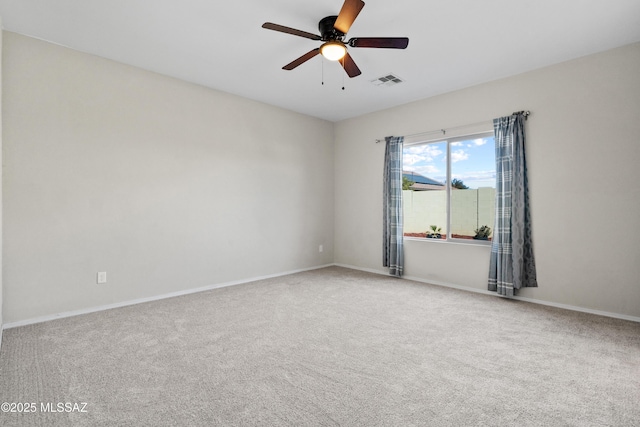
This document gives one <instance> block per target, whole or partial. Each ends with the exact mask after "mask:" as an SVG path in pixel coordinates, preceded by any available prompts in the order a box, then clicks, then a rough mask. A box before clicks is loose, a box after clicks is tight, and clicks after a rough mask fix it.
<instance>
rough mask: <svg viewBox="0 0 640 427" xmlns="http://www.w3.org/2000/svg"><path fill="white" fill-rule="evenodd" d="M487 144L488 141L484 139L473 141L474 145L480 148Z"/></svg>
mask: <svg viewBox="0 0 640 427" xmlns="http://www.w3.org/2000/svg"><path fill="white" fill-rule="evenodd" d="M486 143H487V140H486V139H484V138H478V139H474V140H473V144H474V145H475V146H476V147H480V146H482V145H484V144H486Z"/></svg>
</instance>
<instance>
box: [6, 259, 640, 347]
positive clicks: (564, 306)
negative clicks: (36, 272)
mask: <svg viewBox="0 0 640 427" xmlns="http://www.w3.org/2000/svg"><path fill="white" fill-rule="evenodd" d="M332 266H336V267H343V268H349V269H352V270H359V271H365V272H368V273H373V274H379V275H382V276H389V274H388V273H387V272H386V271H385V270H383V269H380V270H378V269H371V268H363V267H356V266H354V265H348V264H339V263H333V264H325V265H320V266H316V267H310V268H304V269H299V270H292V271H286V272H282V273H276V274H270V275H266V276H258V277H252V278H248V279H242V280H235V281H231V282H225V283H218V284H214V285H209V286H204V287H200V288H195V289H187V290H184V291H178V292H171V293H168V294H162V295H156V296H152V297H147V298H139V299H135V300H129V301H123V302H119V303H114V304H107V305H101V306H97V307H90V308H86V309H81V310H73V311H66V312H63V313H57V314H51V315H47V316H40V317H35V318H32V319H26V320H20V321H17V322H9V323H5V324H3V325H2V327H0V348H2V331H3V330H4V329H11V328H16V327H19V326H26V325H33V324H36V323H42V322H48V321H50V320H55V319H62V318H65V317H73V316H79V315H82V314H89V313H95V312H98V311H104V310H110V309H112V308H119V307H126V306H129V305H135V304H142V303H145V302H151V301H157V300H162V299H166V298H173V297H177V296H182V295H189V294H194V293H197V292H204V291H209V290H212V289H218V288H225V287H228V286H235V285H241V284H244V283H250V282H255V281H258V280H264V279H271V278H274V277H281V276H287V275H290V274H295V273H302V272H304V271H312V270H318V269H321V268H326V267H332ZM402 279H404V280H412V281H415V282H421V283H427V284H430V285H436V286H443V287H447V288H454V289H459V290H462V291H467V292H475V293H479V294H483V295H491V296H498V295H496V293H495V292H490V291H488V290H483V289H476V288H470V287H468V286H461V285H456V284H453V283H446V282H438V281H434V280H426V279H423V278H420V277H413V276H404V277H402ZM501 298H505V297H501ZM511 299H514V300H518V301H524V302H530V303H533V304H540V305H546V306H550V307H556V308H562V309H565V310H571V311H579V312H583V313H589V314H595V315H598V316H605V317H612V318H615V319H622V320H629V321H632V322H638V323H640V317H636V316H628V315H625V314H619V313H611V312H607V311H600V310H593V309H589V308H584V307H577V306H573V305H568V304H560V303H555V302H550V301H544V300H538V299H534V298H525V297H518V296H516V297H513V298H511Z"/></svg>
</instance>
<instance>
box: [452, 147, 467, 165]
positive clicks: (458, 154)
mask: <svg viewBox="0 0 640 427" xmlns="http://www.w3.org/2000/svg"><path fill="white" fill-rule="evenodd" d="M468 158H469V154H467V153H466V152H465V151H464V150H463V149H460V150H456V151H452V152H451V161H452V162H453V163H456V162H459V161H461V160H467V159H468Z"/></svg>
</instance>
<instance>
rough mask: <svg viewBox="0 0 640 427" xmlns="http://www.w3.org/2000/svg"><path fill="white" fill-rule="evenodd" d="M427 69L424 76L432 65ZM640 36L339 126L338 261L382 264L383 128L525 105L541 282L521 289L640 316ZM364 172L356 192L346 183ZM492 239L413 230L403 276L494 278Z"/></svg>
mask: <svg viewBox="0 0 640 427" xmlns="http://www.w3.org/2000/svg"><path fill="white" fill-rule="evenodd" d="M425 75H427V76H428V73H426V74H425ZM638 76H640V44H634V45H630V46H626V47H623V48H619V49H615V50H611V51H607V52H604V53H601V54H597V55H593V56H588V57H584V58H581V59H577V60H574V61H570V62H566V63H562V64H559V65H556V66H552V67H548V68H544V69H540V70H537V71H533V72H529V73H526V74H522V75H519V76H515V77H512V78H506V79H502V80H498V81H494V82H490V83H487V84H483V85H479V86H475V87H471V88H468V89H464V90H460V91H457V92H453V93H448V94H445V95H442V96H437V97H433V98H429V99H425V100H422V101H418V102H414V103H411V104H407V105H404V106H400V107H396V108H392V109H389V110H386V111H381V112H377V113H372V114H368V115H365V116H362V117H357V118H354V119H350V120H345V121H342V122H340V123H337V124H336V126H335V135H336V136H335V200H336V202H335V261H336V263H338V264H343V265H351V266H356V267H358V268H362V269H368V270H374V271H384V269H383V268H382V266H381V260H382V245H381V226H382V225H381V223H382V220H381V218H382V215H381V211H382V196H381V191H382V164H383V159H384V144H382V143H381V144H375V143H374V141H375V140H376V139H378V138H382V137H384V136H387V135H409V134H414V133H418V132H425V131H431V130H437V129H442V128H448V127H454V126H459V125H464V124H472V123H478V122H481V121H484V120H487V121H489V120H490V119H493V118H495V117H499V116H503V115H508V114H511V112H513V111H518V110H523V109H528V110H531V112H532V115H531V117H530V118H529V120H528V122H527V125H526V126H527V132H528V146H527V156H528V162H529V174H530V190H531V203H532V216H533V226H534V239H535V241H534V244H535V253H536V256H537V263H538V275H539V288H537V289H525V290H523V292H521V294H520V295H521V296H523V297H526V298H531V299H537V300H540V301H545V302H549V303H555V304H563V305H570V306H576V307H581V308H585V309H589V310H594V311H603V312H609V313H616V314H621V315H624V316H631V317H640V286H638V284H639V283H640V279H639V278H640V262H639V261H640V245H638V236H637V235H636V233H635V232H634V231H633V229H632V228H631V229H629V228H628V227H627V226H623V225H627V224H635V223H636V222H638V213H639V212H640V168H639V167H638V164H639V163H640V143H639V140H640V120H639V119H638V118H639V117H640V78H639V77H638ZM353 182H357V183H358V191H356V192H354V191H352V189H351V188H350V186H348V185H344V183H353ZM489 251H490V249H489V247H483V246H473V245H461V244H453V243H444V242H434V241H427V240H426V239H425V240H424V241H422V240H421V241H416V240H412V241H406V247H405V256H406V275H407V276H409V277H415V278H418V279H421V280H426V281H431V282H437V283H441V284H448V285H458V286H464V287H467V288H471V289H477V290H484V289H486V280H487V273H488V263H489Z"/></svg>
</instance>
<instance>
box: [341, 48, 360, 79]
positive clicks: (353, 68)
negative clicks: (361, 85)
mask: <svg viewBox="0 0 640 427" xmlns="http://www.w3.org/2000/svg"><path fill="white" fill-rule="evenodd" d="M340 65H342V68H344V70H345V71H346V72H347V74H348V75H349V77H355V76H359V75H360V74H362V71H360V68H358V66H357V65H356V63H355V62H354V61H353V58H351V55H349V53H347V54H346V55H345V56H344V58H342V59H341V60H340Z"/></svg>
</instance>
